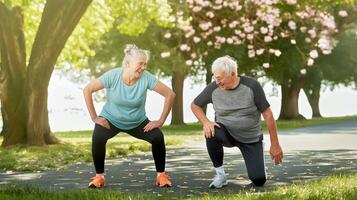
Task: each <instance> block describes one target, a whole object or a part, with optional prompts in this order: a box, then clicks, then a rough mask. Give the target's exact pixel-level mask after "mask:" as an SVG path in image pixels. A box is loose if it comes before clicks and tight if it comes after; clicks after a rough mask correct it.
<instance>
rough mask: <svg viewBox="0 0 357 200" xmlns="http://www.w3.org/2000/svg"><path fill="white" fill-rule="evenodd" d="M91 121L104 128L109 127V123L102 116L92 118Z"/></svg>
mask: <svg viewBox="0 0 357 200" xmlns="http://www.w3.org/2000/svg"><path fill="white" fill-rule="evenodd" d="M93 121H94V123H96V124H98V125H101V126H103V127H104V128H106V129H110V124H109V122H108V120H107V119H105V118H103V117H96V118H94V120H93Z"/></svg>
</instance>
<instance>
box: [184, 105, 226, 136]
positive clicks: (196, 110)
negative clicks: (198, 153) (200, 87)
mask: <svg viewBox="0 0 357 200" xmlns="http://www.w3.org/2000/svg"><path fill="white" fill-rule="evenodd" d="M191 110H192V112H193V114H194V115H195V116H196V117H197V119H198V121H200V122H201V124H202V125H203V133H204V135H205V137H206V138H211V137H214V127H215V126H217V127H220V126H219V124H217V123H216V122H211V121H210V120H209V119H208V118H207V116H206V115H205V113H204V112H203V109H202V108H201V107H199V106H198V105H196V104H195V102H192V103H191Z"/></svg>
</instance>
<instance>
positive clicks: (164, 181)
mask: <svg viewBox="0 0 357 200" xmlns="http://www.w3.org/2000/svg"><path fill="white" fill-rule="evenodd" d="M169 178H170V177H169V175H167V174H166V173H165V172H162V173H160V174H159V175H158V176H157V177H156V185H157V186H159V187H172V182H171V181H170V180H169Z"/></svg>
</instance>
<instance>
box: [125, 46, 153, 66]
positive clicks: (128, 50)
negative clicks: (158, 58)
mask: <svg viewBox="0 0 357 200" xmlns="http://www.w3.org/2000/svg"><path fill="white" fill-rule="evenodd" d="M138 55H144V56H146V62H149V55H150V51H148V50H145V49H140V48H139V47H137V46H136V45H135V44H127V45H126V46H125V49H124V59H123V62H122V65H123V67H126V66H127V65H128V63H129V61H130V60H133V59H134V58H135V57H136V56H138Z"/></svg>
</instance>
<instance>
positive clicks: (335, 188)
mask: <svg viewBox="0 0 357 200" xmlns="http://www.w3.org/2000/svg"><path fill="white" fill-rule="evenodd" d="M172 195H173V194H170V195H169V194H167V195H166V194H165V195H163V196H155V195H152V194H147V193H135V194H133V193H122V192H116V191H109V190H81V191H71V192H68V191H67V192H50V191H46V190H40V189H38V188H22V187H19V186H15V185H8V186H6V187H2V188H0V199H4V200H5V199H6V200H15V199H26V200H38V199H46V200H50V199H56V200H84V199H93V200H104V199H106V200H114V199H187V197H180V196H172ZM191 199H197V200H198V199H201V200H213V199H215V200H220V199H256V200H259V199H269V200H276V199H289V200H290V199H314V200H315V199H316V200H320V199H321V200H329V199H346V200H354V199H357V174H342V175H341V174H340V175H333V176H329V177H325V178H323V179H321V180H318V181H311V182H303V183H297V184H293V185H290V186H283V187H279V188H276V189H272V190H269V191H266V192H254V191H244V190H243V191H239V192H238V191H237V193H233V192H229V193H226V194H219V195H217V194H212V193H208V194H205V195H203V196H194V197H192V198H191Z"/></svg>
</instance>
